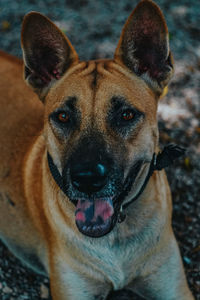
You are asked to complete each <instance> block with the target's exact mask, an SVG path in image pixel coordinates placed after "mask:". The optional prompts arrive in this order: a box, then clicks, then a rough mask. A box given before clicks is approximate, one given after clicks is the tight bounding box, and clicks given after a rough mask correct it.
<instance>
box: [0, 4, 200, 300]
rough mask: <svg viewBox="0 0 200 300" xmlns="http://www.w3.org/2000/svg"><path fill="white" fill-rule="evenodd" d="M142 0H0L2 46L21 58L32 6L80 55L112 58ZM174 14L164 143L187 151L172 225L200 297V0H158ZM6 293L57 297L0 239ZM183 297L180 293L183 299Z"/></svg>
mask: <svg viewBox="0 0 200 300" xmlns="http://www.w3.org/2000/svg"><path fill="white" fill-rule="evenodd" d="M136 3H137V1H135V0H119V1H115V0H101V1H100V0H97V1H93V0H65V1H63V0H46V1H37V0H27V1H26V0H23V1H20V0H15V1H12V0H0V49H3V50H5V51H7V52H9V53H11V54H14V55H17V56H21V50H20V26H21V22H22V19H23V16H24V15H25V14H26V13H27V12H29V11H32V10H35V11H39V12H42V13H44V14H45V15H47V16H48V17H50V18H51V19H52V20H53V21H54V22H56V24H57V25H58V26H60V28H61V29H62V30H63V31H64V32H66V33H67V35H68V37H69V38H70V40H71V42H72V43H73V45H74V46H75V48H76V50H77V52H78V53H79V55H80V57H81V59H91V58H100V57H112V55H113V52H114V49H115V47H116V44H117V41H118V39H119V35H120V32H121V28H122V26H123V24H124V22H125V20H126V18H127V17H128V15H129V14H130V12H131V10H132V9H133V8H134V6H135V4H136ZM157 3H158V4H159V5H160V7H161V8H162V10H163V12H164V15H165V17H166V20H167V24H168V27H169V33H170V45H171V49H172V51H173V54H174V58H175V66H176V69H175V75H174V78H173V80H172V81H171V84H170V86H169V92H168V94H167V95H166V96H165V98H164V99H163V100H162V101H161V102H160V106H159V111H158V120H159V128H160V145H161V148H162V147H164V145H166V144H168V143H171V142H173V143H176V144H178V145H180V146H183V147H185V148H186V149H187V153H186V155H185V157H184V158H181V159H179V160H178V161H176V162H175V163H174V165H173V166H171V167H169V168H168V169H167V170H166V171H167V175H168V178H169V182H170V186H171V189H172V194H173V207H174V211H173V228H174V231H175V234H176V237H177V240H178V243H179V246H180V250H181V254H182V257H183V262H184V265H185V270H186V273H187V278H188V282H189V285H190V288H191V290H192V291H193V293H194V295H195V297H196V299H197V300H200V201H199V198H200V99H199V94H200V42H199V41H200V27H199V21H200V2H199V1H196V0H191V1H189V0H179V1H178V0H174V1H168V0H158V1H157ZM0 299H2V300H14V299H17V300H24V299H31V300H38V299H50V295H49V285H48V279H47V278H44V277H41V276H37V275H35V274H33V273H32V272H31V271H30V270H28V269H27V268H26V267H24V266H23V265H22V264H21V263H20V262H19V261H18V260H17V259H16V258H15V257H14V256H13V255H12V254H11V253H10V252H9V251H8V250H7V249H6V248H5V247H4V246H3V245H2V244H0ZM177 300H181V299H177Z"/></svg>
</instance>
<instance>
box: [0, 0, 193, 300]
mask: <svg viewBox="0 0 200 300" xmlns="http://www.w3.org/2000/svg"><path fill="white" fill-rule="evenodd" d="M22 48H23V54H24V64H25V79H26V81H27V82H28V84H29V85H30V86H31V87H32V88H33V90H34V91H35V92H36V93H37V94H38V95H39V97H40V99H41V100H42V101H41V102H40V101H38V100H37V99H36V98H37V97H36V96H35V95H34V94H33V93H32V92H31V90H30V89H29V87H27V86H25V84H24V83H23V80H22V79H21V74H22V69H23V66H22V63H21V61H18V60H17V59H15V58H13V57H10V56H8V55H6V54H3V53H1V57H0V61H1V68H0V72H1V80H0V91H1V94H0V95H1V96H0V97H1V100H0V105H1V109H0V156H1V163H0V193H1V194H0V213H1V216H0V236H1V239H2V240H3V242H4V243H5V244H6V245H7V246H8V247H9V249H11V251H13V252H14V253H15V255H16V256H17V257H19V258H20V259H22V260H23V261H24V262H25V263H26V264H27V265H29V266H30V267H31V268H32V269H34V270H36V271H37V272H39V273H45V274H48V276H49V277H50V284H51V294H52V297H53V299H54V300H66V299H67V300H70V299H73V300H77V299H81V300H94V299H99V300H100V299H122V298H121V295H122V297H123V299H133V295H132V294H131V292H134V293H137V294H138V295H141V296H143V297H144V298H145V299H154V300H155V299H158V300H172V299H174V300H184V299H194V298H193V296H192V294H191V292H190V291H189V289H188V286H187V283H186V279H185V275H184V270H183V266H182V262H181V258H180V254H179V250H178V247H177V242H176V240H175V237H174V234H173V231H172V228H171V213H172V205H171V195H170V190H169V186H168V183H167V179H166V175H165V172H164V171H160V172H159V171H156V169H157V170H160V169H161V168H162V167H164V166H165V165H166V164H167V163H168V162H167V161H168V160H169V161H170V160H171V159H173V157H172V156H174V155H175V156H176V154H177V151H178V150H177V148H176V149H174V148H173V147H171V148H168V149H167V150H166V151H165V152H164V153H162V154H159V155H158V156H157V154H158V152H159V149H158V127H157V119H156V111H157V104H158V99H159V97H160V95H161V94H162V92H163V90H164V88H165V87H166V85H167V83H168V81H169V79H170V77H171V75H172V73H173V67H172V58H171V54H170V51H169V43H168V31H167V26H166V23H165V21H164V17H163V15H162V13H161V11H160V9H159V8H158V7H157V5H156V4H154V3H153V2H151V1H149V0H144V1H141V2H140V3H139V4H138V6H137V7H136V9H135V10H134V11H133V13H132V14H131V16H130V17H129V19H128V21H127V22H126V24H125V26H124V29H123V31H122V35H121V38H120V41H119V44H118V47H117V49H116V52H115V56H114V59H112V60H97V61H87V62H81V61H79V59H78V56H77V54H76V52H75V50H74V49H73V47H72V45H71V43H70V42H69V40H68V39H67V38H66V37H65V36H64V35H63V33H62V32H61V31H60V30H59V29H58V28H57V27H56V26H55V25H54V24H53V23H52V22H51V21H50V20H49V19H47V18H46V17H44V16H42V15H41V14H39V13H34V12H33V13H30V14H28V15H27V16H26V17H25V19H24V23H23V29H22ZM42 102H43V104H42ZM156 158H157V160H156ZM125 217H126V218H125ZM122 289H127V290H129V291H130V293H127V294H126V297H125V294H123V291H120V292H118V290H122ZM112 291H116V292H113V293H111V294H110V292H112ZM128 295H130V297H129V296H128ZM131 295H132V296H131Z"/></svg>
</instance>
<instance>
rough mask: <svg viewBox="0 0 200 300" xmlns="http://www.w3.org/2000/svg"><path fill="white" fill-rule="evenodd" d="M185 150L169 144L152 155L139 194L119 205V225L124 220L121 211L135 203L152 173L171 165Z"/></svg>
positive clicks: (124, 216)
mask: <svg viewBox="0 0 200 300" xmlns="http://www.w3.org/2000/svg"><path fill="white" fill-rule="evenodd" d="M185 151H186V150H185V149H184V148H182V147H180V146H178V145H175V144H169V145H167V146H165V147H164V149H163V151H162V152H159V153H158V154H157V155H156V154H155V153H154V154H153V157H152V160H151V163H150V167H149V171H148V174H147V176H146V178H145V180H144V183H143V185H142V187H141V189H140V190H139V192H138V193H137V194H136V195H135V197H134V198H133V199H131V200H130V201H129V202H127V203H125V204H124V205H123V204H121V207H120V211H119V215H118V222H119V223H121V222H123V221H124V220H125V218H126V215H125V214H124V213H123V209H124V208H127V207H128V206H129V205H130V204H131V203H133V202H134V201H136V200H137V199H138V198H139V196H140V195H141V194H142V192H143V191H144V189H145V187H146V186H147V184H148V182H149V179H150V178H151V176H152V174H153V172H154V171H161V170H162V169H164V168H166V167H168V166H169V165H171V164H172V163H173V162H174V160H175V159H177V158H179V157H180V156H182V155H184V153H185Z"/></svg>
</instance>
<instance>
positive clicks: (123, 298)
mask: <svg viewBox="0 0 200 300" xmlns="http://www.w3.org/2000/svg"><path fill="white" fill-rule="evenodd" d="M106 300H144V298H141V297H139V296H137V295H136V294H134V293H133V292H132V291H130V290H126V289H123V290H119V291H112V292H110V294H109V295H108V297H107V298H106Z"/></svg>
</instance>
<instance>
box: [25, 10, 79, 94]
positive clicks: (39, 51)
mask: <svg viewBox="0 0 200 300" xmlns="http://www.w3.org/2000/svg"><path fill="white" fill-rule="evenodd" d="M21 37H22V38H21V40H22V49H23V57H24V63H25V79H26V80H27V82H28V83H29V84H30V85H31V86H32V88H33V89H34V90H35V91H36V92H37V93H38V94H39V96H41V95H42V94H46V91H47V90H48V89H47V88H48V87H49V86H50V83H51V84H52V82H53V81H55V80H58V79H60V78H61V77H62V75H63V74H64V73H65V71H66V70H67V69H68V68H69V67H70V66H71V65H72V64H73V63H74V62H77V61H78V55H77V53H76V52H75V50H74V48H73V47H72V45H71V43H70V41H69V40H68V39H67V38H66V37H65V35H64V34H63V33H62V32H61V31H60V29H59V28H58V27H57V26H56V25H55V24H53V23H52V22H51V21H50V20H49V19H48V18H47V17H45V16H43V15H41V14H40V13H37V12H31V13H29V14H28V15H26V16H25V18H24V22H23V26H22V36H21Z"/></svg>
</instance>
